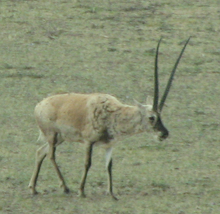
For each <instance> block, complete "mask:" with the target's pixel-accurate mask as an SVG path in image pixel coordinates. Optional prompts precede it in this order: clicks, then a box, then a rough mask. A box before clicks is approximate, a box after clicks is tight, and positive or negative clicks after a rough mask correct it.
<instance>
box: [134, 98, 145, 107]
mask: <svg viewBox="0 0 220 214" xmlns="http://www.w3.org/2000/svg"><path fill="white" fill-rule="evenodd" d="M134 103H135V105H136V106H137V107H138V108H140V109H142V108H144V105H143V104H141V103H139V102H138V101H137V100H135V99H134Z"/></svg>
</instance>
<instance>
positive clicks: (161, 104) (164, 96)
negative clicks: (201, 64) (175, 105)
mask: <svg viewBox="0 0 220 214" xmlns="http://www.w3.org/2000/svg"><path fill="white" fill-rule="evenodd" d="M190 38H191V37H189V38H188V39H187V41H186V43H185V45H184V47H183V49H182V51H181V53H180V55H179V57H178V59H177V61H176V63H175V65H174V67H173V70H172V72H171V75H170V78H169V81H168V82H167V86H166V89H165V91H164V94H163V97H162V98H161V101H160V104H159V107H158V111H159V112H161V111H162V109H163V106H164V103H165V100H166V98H167V95H168V93H169V90H170V87H171V84H172V81H173V77H174V74H175V71H176V68H177V66H178V64H179V62H180V59H181V57H182V55H183V52H184V50H185V48H186V46H187V44H188V43H189V40H190Z"/></svg>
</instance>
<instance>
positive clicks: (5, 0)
mask: <svg viewBox="0 0 220 214" xmlns="http://www.w3.org/2000/svg"><path fill="white" fill-rule="evenodd" d="M0 23H1V24H0V90H1V93H0V121H1V129H0V139H1V140H0V213H15V214H26V213H28V214H29V213H32V214H35V213H47V214H49V213H51V214H52V213H53V214H54V213H56V214H61V213H76V214H78V213H81V214H82V213H87V214H99V213H106V214H107V213H109V214H133V213H136V214H146V213H147V214H193V213H198V214H218V213H220V120H219V119H220V111H219V104H220V86H219V81H220V70H219V67H220V38H219V34H220V9H219V2H218V1H211V0H197V1H189V0H185V1H181V0H156V1H151V0H150V1H142V0H126V1H125V0H121V1H117V0H105V1H101V0H93V1H92V0H87V1H86V0H78V1H76V0H47V1H46V0H39V1H36V0H30V1H27V0H1V1H0ZM189 36H191V41H190V43H189V45H188V47H187V48H186V51H185V53H184V55H183V57H182V60H181V62H180V64H179V67H178V70H177V72H176V76H175V79H174V82H173V84H172V88H171V91H170V94H169V97H168V98H167V101H166V106H165V107H164V109H163V115H162V118H163V122H164V124H165V126H166V127H167V128H168V129H169V131H170V137H169V138H168V139H167V140H166V141H163V142H157V141H155V140H154V133H143V134H139V135H136V136H131V137H129V138H127V139H125V140H123V141H121V142H118V144H117V145H116V147H115V149H114V152H113V160H114V165H113V179H114V192H115V194H116V196H117V197H118V198H119V201H117V202H115V201H112V200H111V198H110V197H109V196H106V195H105V190H106V187H107V179H106V172H105V161H104V151H103V150H102V149H101V148H99V147H96V148H95V149H94V155H93V166H92V168H91V170H90V172H89V176H88V180H87V185H86V194H87V198H85V199H82V198H78V197H77V192H78V187H79V182H80V179H81V175H82V172H83V167H84V147H83V145H81V144H79V143H75V142H64V143H63V144H62V145H60V146H59V147H58V148H57V161H58V163H59V165H60V168H61V170H62V172H63V174H64V176H65V178H66V181H67V184H68V186H69V187H70V190H71V193H70V194H68V195H66V194H64V193H63V192H62V189H60V188H59V183H58V178H57V175H56V173H55V170H54V169H53V166H52V164H51V163H50V161H49V160H48V159H46V160H45V161H44V164H43V167H42V170H41V173H40V176H39V180H38V185H37V188H38V191H39V192H40V194H39V195H37V196H34V197H33V196H32V195H31V193H30V190H29V189H28V183H29V179H30V177H31V174H32V170H33V167H34V161H35V152H36V150H37V148H39V147H40V146H41V145H42V144H43V142H37V138H38V129H37V126H36V123H35V119H34V115H33V110H34V107H35V105H36V104H37V103H38V102H39V101H40V100H42V99H43V98H44V97H47V96H48V95H50V94H56V93H62V92H81V93H93V92H101V93H108V94H112V95H115V96H116V97H117V98H118V99H119V100H121V101H122V102H124V103H127V104H133V99H136V100H138V101H139V102H141V103H144V102H145V100H146V97H147V95H153V70H154V56H155V48H156V45H157V42H158V40H159V39H160V38H161V37H163V40H162V43H161V49H160V54H159V63H160V64H159V69H160V86H161V89H160V92H161V93H162V92H163V89H164V87H165V84H166V82H167V78H168V76H169V73H170V71H171V70H172V67H173V65H174V62H175V60H176V58H177V56H178V54H179V52H180V50H181V48H182V47H183V44H184V42H185V41H186V39H187V38H188V37H189Z"/></svg>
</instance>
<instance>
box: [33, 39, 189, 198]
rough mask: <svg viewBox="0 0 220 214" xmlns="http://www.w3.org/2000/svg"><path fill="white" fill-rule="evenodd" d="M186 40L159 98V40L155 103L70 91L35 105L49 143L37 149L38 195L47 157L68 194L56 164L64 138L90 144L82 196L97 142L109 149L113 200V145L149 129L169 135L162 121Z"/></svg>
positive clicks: (108, 164)
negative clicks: (162, 114) (39, 176)
mask: <svg viewBox="0 0 220 214" xmlns="http://www.w3.org/2000/svg"><path fill="white" fill-rule="evenodd" d="M189 40H190V38H189V39H188V40H187V41H186V43H185V45H184V47H183V49H182V51H181V53H180V55H179V57H178V59H177V61H176V63H175V65H174V68H173V70H172V72H171V75H170V78H169V80H168V83H167V86H166V89H165V92H164V94H163V96H162V98H161V100H160V103H158V100H159V82H158V52H159V46H160V42H161V39H160V40H159V42H158V45H157V49H156V56H155V70H154V98H153V101H152V103H151V104H149V103H147V104H145V105H143V104H140V103H138V102H137V103H136V105H134V106H130V105H125V104H122V103H121V102H120V101H118V100H117V99H116V98H115V97H113V96H111V95H108V94H101V93H94V94H78V93H66V94H58V95H54V96H50V97H47V98H45V99H44V100H42V101H41V102H40V103H38V104H37V106H36V107H35V117H36V121H37V123H38V126H39V129H40V135H41V136H42V137H43V139H44V140H45V141H46V142H47V143H46V144H45V145H43V146H42V147H40V148H39V149H38V150H37V152H36V165H35V168H34V172H33V175H32V177H31V180H30V183H29V188H31V190H32V193H33V194H37V191H36V184H37V179H38V175H39V171H40V168H41V165H42V162H43V160H44V158H45V157H46V156H48V157H49V159H50V160H51V162H52V163H53V165H54V167H55V169H56V172H57V174H58V177H59V179H60V181H61V187H63V189H64V192H65V193H68V192H69V188H68V187H67V185H66V182H65V180H64V177H63V175H62V173H61V171H60V169H59V167H58V165H57V163H56V159H55V151H56V148H57V146H58V145H59V144H61V143H62V142H63V141H65V140H67V141H72V142H83V143H84V144H85V145H86V156H85V169H84V173H83V176H82V180H81V184H80V188H79V195H80V196H82V197H85V193H84V187H85V183H86V178H87V174H88V171H89V168H90V167H91V163H92V150H93V146H94V145H98V144H101V145H104V146H105V149H106V169H107V174H108V190H107V191H108V193H109V194H110V195H111V196H112V198H113V199H115V200H117V198H116V197H115V196H114V194H113V187H112V186H113V185H112V157H111V155H112V146H113V144H114V142H116V141H118V140H119V139H121V138H123V137H125V136H128V135H132V134H137V133H141V132H144V131H147V130H149V129H151V130H154V131H155V132H157V133H158V138H159V140H164V139H166V138H167V137H168V135H169V132H168V130H167V129H166V127H165V126H164V125H163V122H162V120H161V112H162V109H163V106H164V103H165V100H166V98H167V95H168V92H169V90H170V87H171V83H172V80H173V76H174V74H175V71H176V68H177V66H178V63H179V61H180V59H181V57H182V54H183V52H184V50H185V48H186V45H187V44H188V42H189Z"/></svg>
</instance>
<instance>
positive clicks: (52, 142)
mask: <svg viewBox="0 0 220 214" xmlns="http://www.w3.org/2000/svg"><path fill="white" fill-rule="evenodd" d="M57 137H58V133H55V135H54V136H53V138H52V139H50V140H49V141H48V142H49V152H48V157H49V158H50V160H51V162H52V164H53V165H54V167H55V170H56V172H57V175H58V177H59V179H60V182H61V184H60V186H61V187H63V190H64V192H65V193H69V188H68V187H67V185H66V182H65V180H64V177H63V175H62V173H61V171H60V169H59V167H58V165H57V163H56V156H55V152H56V144H57V143H58V142H57Z"/></svg>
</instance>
